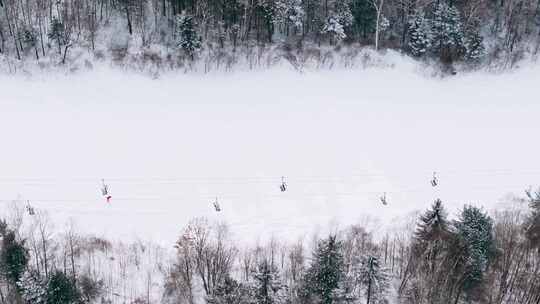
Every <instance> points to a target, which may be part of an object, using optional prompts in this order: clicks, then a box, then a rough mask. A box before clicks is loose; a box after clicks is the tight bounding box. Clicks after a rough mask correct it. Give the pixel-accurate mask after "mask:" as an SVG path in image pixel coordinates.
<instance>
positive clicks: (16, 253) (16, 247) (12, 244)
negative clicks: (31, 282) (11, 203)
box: [0, 228, 29, 284]
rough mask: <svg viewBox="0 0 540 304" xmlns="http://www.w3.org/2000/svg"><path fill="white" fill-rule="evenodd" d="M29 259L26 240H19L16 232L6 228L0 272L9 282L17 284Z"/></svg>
mask: <svg viewBox="0 0 540 304" xmlns="http://www.w3.org/2000/svg"><path fill="white" fill-rule="evenodd" d="M3 230H4V229H3ZM28 259H29V257H28V250H27V249H26V247H25V246H24V241H20V240H17V238H16V235H15V232H13V231H12V230H10V229H7V228H6V229H5V230H4V231H3V234H2V247H1V249H0V274H1V275H2V276H3V277H4V279H5V280H6V281H7V282H9V283H12V284H16V283H17V282H18V281H19V279H20V278H21V276H22V275H23V273H24V270H25V269H26V266H27V264H28Z"/></svg>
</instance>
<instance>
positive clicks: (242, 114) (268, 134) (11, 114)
mask: <svg viewBox="0 0 540 304" xmlns="http://www.w3.org/2000/svg"><path fill="white" fill-rule="evenodd" d="M539 79H540V68H537V67H528V68H523V69H521V70H519V71H514V72H509V73H504V74H498V75H494V74H486V73H485V72H482V73H480V72H479V73H473V74H469V75H462V76H456V77H452V78H446V79H439V78H437V79H434V78H429V77H427V76H424V75H422V74H421V73H418V72H417V71H415V69H414V68H412V67H411V66H409V65H406V64H404V67H400V66H397V67H396V68H394V69H367V70H355V71H352V70H351V71H345V70H340V71H318V72H307V73H304V74H299V73H297V72H293V71H288V70H279V69H275V70H270V71H266V72H251V73H248V72H241V73H240V72H239V73H233V74H229V75H223V74H219V75H218V74H213V75H165V76H163V77H161V78H160V79H157V80H151V79H149V78H148V77H146V76H140V75H133V74H131V75H128V74H125V73H123V72H119V71H115V70H110V69H105V68H103V69H101V68H100V69H96V70H94V71H92V72H88V73H82V74H80V75H71V76H50V77H47V76H43V77H40V78H39V79H36V78H34V79H26V78H23V77H22V76H9V77H8V76H2V77H1V81H0V94H1V95H0V107H1V108H0V109H1V110H0V139H1V142H2V145H1V149H0V199H1V200H2V203H1V204H0V206H2V207H3V208H5V207H6V206H7V205H8V204H9V202H10V201H11V200H15V199H17V198H20V199H23V200H30V203H31V204H32V205H33V206H34V207H35V208H37V209H44V210H47V211H48V212H49V213H50V215H51V217H52V218H53V219H56V220H58V221H57V225H58V224H59V223H61V222H62V221H64V220H67V219H70V218H73V219H74V220H75V221H76V222H77V224H78V226H79V227H80V229H81V230H83V231H85V232H90V233H97V234H100V235H106V236H109V237H112V238H125V237H127V238H131V237H140V238H152V239H154V240H156V241H159V242H165V243H168V244H170V243H172V242H173V241H174V240H175V239H176V237H177V236H178V233H179V231H180V229H181V228H182V227H183V226H184V225H185V224H186V223H187V222H188V221H189V220H190V219H191V218H194V217H200V216H205V217H208V218H209V219H211V220H214V219H219V220H223V221H226V222H228V223H229V224H230V226H231V229H232V230H233V232H234V233H235V235H236V236H237V237H238V238H241V239H244V240H248V241H256V240H257V239H261V238H266V237H268V236H272V235H274V236H280V237H286V238H298V237H302V236H306V235H309V234H311V233H312V232H314V231H317V230H321V229H327V228H328V227H335V226H336V225H339V226H344V225H346V224H350V223H355V222H358V221H362V220H363V219H365V218H366V217H368V216H371V217H377V218H380V219H381V223H388V222H393V221H395V219H396V218H400V217H404V216H406V215H407V214H410V213H411V212H413V211H415V210H419V209H424V208H426V207H427V206H428V205H429V204H430V203H431V202H432V201H433V200H434V199H435V198H441V199H442V200H443V201H444V202H445V203H446V204H447V206H449V207H450V208H449V209H450V210H451V212H455V211H456V210H457V209H458V208H460V207H461V206H462V205H463V204H465V203H472V204H478V205H482V206H484V207H485V208H486V209H492V208H494V207H497V206H498V204H500V203H501V199H502V201H504V197H505V196H506V195H507V194H508V193H516V194H520V195H521V194H522V193H523V190H524V189H525V188H526V187H528V186H529V185H533V186H537V185H539V184H540V162H539V155H540V143H539V141H538V139H537V136H538V132H539V131H540V119H538V117H539V114H540V102H539V93H540V89H539V87H538V80H539ZM433 171H436V172H437V176H438V179H439V186H437V187H435V188H434V187H432V186H431V185H430V179H431V177H432V174H433ZM281 176H285V177H286V182H287V184H288V186H289V188H288V191H286V192H284V193H282V192H281V191H280V189H279V185H280V182H281ZM102 178H104V179H105V181H106V182H107V183H108V184H109V186H110V189H111V194H112V197H113V198H112V201H111V203H110V204H107V203H106V202H105V200H104V199H103V198H102V197H101V194H100V188H99V187H100V183H101V179H102ZM384 192H386V197H387V201H388V205H387V206H384V205H382V204H381V202H380V200H379V198H380V196H381V195H383V193H384ZM216 197H217V198H218V201H219V203H220V205H221V207H222V212H220V213H216V212H215V210H214V208H213V206H212V202H213V201H214V199H215V198H216ZM20 204H23V203H22V202H20Z"/></svg>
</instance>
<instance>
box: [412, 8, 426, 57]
mask: <svg viewBox="0 0 540 304" xmlns="http://www.w3.org/2000/svg"><path fill="white" fill-rule="evenodd" d="M429 25H430V24H429V21H428V20H427V19H426V18H425V15H424V12H422V11H417V12H416V13H415V14H414V15H413V16H412V17H411V19H410V20H409V44H408V45H409V50H410V52H411V54H412V55H413V56H416V57H421V56H423V55H424V54H425V53H427V51H428V50H429V48H430V47H431V28H430V26H429Z"/></svg>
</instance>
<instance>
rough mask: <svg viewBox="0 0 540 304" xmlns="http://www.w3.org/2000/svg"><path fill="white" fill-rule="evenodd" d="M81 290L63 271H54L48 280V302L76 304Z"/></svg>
mask: <svg viewBox="0 0 540 304" xmlns="http://www.w3.org/2000/svg"><path fill="white" fill-rule="evenodd" d="M79 299H80V292H79V290H78V288H77V286H76V285H75V282H74V281H73V280H72V279H71V278H69V277H67V276H66V275H65V274H64V273H63V272H61V271H56V272H54V273H53V274H52V275H51V277H50V279H49V282H47V304H49V303H50V304H53V303H54V304H76V303H78V301H79Z"/></svg>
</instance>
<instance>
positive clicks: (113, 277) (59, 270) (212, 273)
mask: <svg viewBox="0 0 540 304" xmlns="http://www.w3.org/2000/svg"><path fill="white" fill-rule="evenodd" d="M521 200H522V202H526V203H528V204H529V206H530V208H529V209H528V210H523V209H507V210H501V211H495V212H491V213H488V212H486V211H484V210H483V209H481V208H478V207H475V206H472V205H465V206H463V208H462V209H461V210H460V211H459V212H458V214H457V215H456V216H455V218H451V217H450V216H449V214H448V213H447V212H446V210H445V208H444V204H443V202H442V201H441V200H436V201H435V202H434V203H433V204H432V205H431V206H430V207H429V208H428V209H427V210H426V211H424V212H422V213H419V214H418V215H417V216H415V217H414V218H412V219H411V222H410V223H407V225H405V226H404V227H396V230H389V231H387V232H385V233H380V232H376V231H374V230H373V229H371V228H370V227H369V223H368V224H364V225H352V226H350V227H347V228H345V229H341V230H336V231H333V232H332V233H330V234H329V235H314V236H313V238H312V239H310V240H305V239H302V240H299V241H298V242H293V243H289V242H285V241H281V240H279V239H276V238H272V239H270V240H269V241H267V242H264V243H262V244H255V245H250V246H247V247H246V246H240V245H239V244H238V243H237V242H235V241H234V240H233V238H232V233H231V231H230V229H229V227H228V226H227V225H226V224H224V223H211V222H209V221H208V220H206V219H204V218H196V219H193V220H192V221H191V222H190V223H189V224H188V225H186V226H185V227H184V228H183V229H182V231H181V233H180V236H179V238H178V241H177V242H176V244H175V246H174V248H171V250H170V251H167V250H165V249H163V248H160V247H159V246H156V245H151V244H149V243H144V242H135V243H132V244H123V243H113V242H110V241H107V240H106V239H103V238H98V237H92V236H83V235H80V234H78V233H76V232H75V229H74V228H73V226H69V227H68V228H67V229H64V230H61V231H55V230H53V229H52V223H51V222H50V221H49V220H48V219H47V217H46V216H45V215H43V213H41V212H39V211H38V212H37V213H36V214H34V215H32V216H31V218H30V219H26V220H29V221H30V225H24V224H23V222H24V220H25V219H24V218H25V217H28V216H27V215H25V213H24V211H21V210H18V209H17V208H14V209H13V210H15V212H14V214H15V216H11V217H10V218H9V220H3V221H1V222H0V245H1V247H0V303H2V304H8V303H9V304H13V303H16V304H40V303H42V304H75V303H77V304H79V303H103V304H104V303H132V304H143V303H146V304H151V303H170V304H173V303H175V304H195V303H206V304H357V303H358V304H360V303H362V304H363V303H366V304H382V303H403V304H409V303H410V304H424V303H425V304H428V303H429V304H448V303H453V304H462V303H482V304H484V303H485V304H538V303H540V192H530V191H529V192H527V197H526V198H524V199H521Z"/></svg>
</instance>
